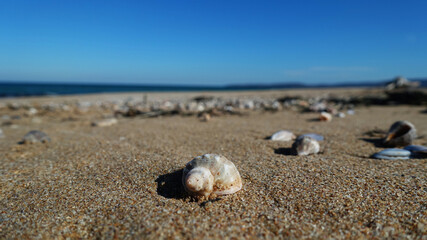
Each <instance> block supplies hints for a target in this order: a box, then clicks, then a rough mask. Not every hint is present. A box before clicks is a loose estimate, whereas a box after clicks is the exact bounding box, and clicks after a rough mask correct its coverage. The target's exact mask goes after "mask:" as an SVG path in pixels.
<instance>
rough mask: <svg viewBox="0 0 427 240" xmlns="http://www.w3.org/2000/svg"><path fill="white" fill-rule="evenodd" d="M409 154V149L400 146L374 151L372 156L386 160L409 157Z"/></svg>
mask: <svg viewBox="0 0 427 240" xmlns="http://www.w3.org/2000/svg"><path fill="white" fill-rule="evenodd" d="M410 155H411V152H410V151H407V150H404V149H400V148H389V149H385V150H382V151H380V152H378V153H375V154H374V155H372V157H373V158H378V159H386V160H404V159H409V156H410Z"/></svg>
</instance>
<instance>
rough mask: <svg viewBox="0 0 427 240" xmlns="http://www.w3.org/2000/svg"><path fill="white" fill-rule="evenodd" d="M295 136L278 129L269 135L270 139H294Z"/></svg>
mask: <svg viewBox="0 0 427 240" xmlns="http://www.w3.org/2000/svg"><path fill="white" fill-rule="evenodd" d="M295 137H296V136H295V134H293V133H292V132H290V131H285V130H280V131H278V132H276V133H274V134H273V135H271V137H270V139H271V140H273V141H291V140H294V139H295Z"/></svg>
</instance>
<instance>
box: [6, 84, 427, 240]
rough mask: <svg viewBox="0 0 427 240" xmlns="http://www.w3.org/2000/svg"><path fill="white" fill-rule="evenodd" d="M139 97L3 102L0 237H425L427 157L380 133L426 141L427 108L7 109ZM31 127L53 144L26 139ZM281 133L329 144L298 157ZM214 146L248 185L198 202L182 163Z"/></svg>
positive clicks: (165, 96)
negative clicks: (154, 113)
mask: <svg viewBox="0 0 427 240" xmlns="http://www.w3.org/2000/svg"><path fill="white" fill-rule="evenodd" d="M375 91H378V90H368V89H338V90H328V89H321V90H288V91H279V90H275V91H260V92H211V93H189V94H187V93H173V94H170V93H157V94H153V93H148V94H146V95H148V99H149V100H151V99H165V100H166V99H169V98H174V99H180V98H191V97H194V96H199V95H209V96H219V97H221V96H222V97H223V96H236V97H239V96H240V97H254V96H255V97H258V96H261V97H262V96H264V97H271V98H277V97H283V96H295V95H304V96H322V95H325V94H334V95H337V96H346V95H351V94H352V95H358V94H361V93H369V94H375V93H376V92H375ZM143 95H144V94H142V93H132V94H102V95H85V96H65V97H43V98H20V99H1V100H0V104H3V105H2V106H3V107H2V108H0V117H1V116H5V115H7V116H9V118H7V117H3V118H2V120H1V122H0V123H1V124H2V125H1V126H0V128H1V129H2V130H3V133H4V137H3V138H0V156H1V161H0V192H1V194H0V238H2V239H66V238H69V239H87V238H91V239H93V238H102V239H139V238H148V239H158V238H184V239H203V238H212V239H219V238H222V239H231V238H233V239H234V238H237V239H243V238H246V239H255V238H306V239H325V238H335V239H359V238H375V239H376V238H405V239H406V238H409V239H425V238H426V237H427V207H426V206H427V205H426V203H427V202H426V200H427V192H426V188H427V182H426V180H427V158H416V159H409V160H381V159H373V158H371V157H370V156H371V155H372V154H374V153H376V152H378V151H380V150H383V149H384V147H382V146H380V145H378V144H376V143H378V141H380V140H379V136H372V135H369V134H367V132H369V131H372V130H374V129H377V130H378V129H379V130H384V131H387V130H388V128H389V127H390V125H391V124H393V123H394V122H395V121H398V120H407V121H410V122H411V123H413V124H414V125H415V127H416V129H417V135H418V138H417V139H415V141H414V144H417V145H423V146H427V137H426V136H427V114H426V113H425V110H426V107H425V106H409V105H399V106H360V107H357V106H356V107H355V108H354V111H355V114H354V115H347V116H346V117H345V118H337V117H334V118H333V119H332V121H330V122H320V121H317V118H318V115H319V114H318V113H315V112H307V113H304V112H299V111H294V110H292V109H291V108H289V109H286V108H285V109H282V110H280V111H275V112H269V111H245V112H244V114H240V115H224V116H218V117H212V119H210V121H208V122H203V121H200V120H199V119H198V118H197V117H196V116H180V115H173V116H160V117H157V118H141V117H138V116H135V117H122V116H117V120H118V123H117V124H114V125H112V126H108V127H94V126H92V125H91V123H92V122H93V121H96V120H100V119H103V118H105V117H110V116H113V115H114V113H113V112H112V111H110V110H105V109H104V110H103V109H102V108H89V110H87V111H80V112H79V111H51V112H49V111H40V110H39V111H38V112H37V113H35V114H33V115H28V114H26V113H27V111H28V110H27V109H23V108H20V109H18V110H13V109H11V108H9V107H7V104H9V103H11V102H16V103H31V104H33V105H37V104H43V103H47V102H57V103H59V102H73V101H77V100H79V101H101V102H102V101H106V100H112V99H126V98H128V97H130V96H132V97H134V98H142V96H143ZM30 130H40V131H43V132H45V133H46V134H48V135H49V137H50V138H51V142H48V143H35V144H18V142H20V141H21V139H22V137H23V136H24V135H25V134H26V133H27V132H28V131H30ZM278 130H289V131H292V132H294V133H295V134H296V135H300V134H304V133H317V134H321V135H323V136H324V137H325V140H324V141H322V142H320V146H321V152H320V153H319V154H314V155H308V156H296V155H294V154H292V152H291V146H292V141H289V142H276V141H271V140H267V139H266V137H268V136H270V135H271V134H273V133H274V132H276V131H278ZM205 153H215V154H220V155H223V156H225V157H226V158H228V159H229V160H231V161H232V162H233V163H234V164H235V165H236V167H237V169H238V170H239V172H240V174H241V176H242V180H243V188H242V190H241V191H239V192H237V193H235V194H232V195H227V196H221V197H218V198H214V199H211V200H209V201H197V200H194V199H193V198H190V197H189V196H188V194H187V193H186V192H185V191H184V189H183V187H182V183H181V175H182V173H181V170H182V169H183V167H184V166H185V164H186V163H187V162H189V161H190V160H192V159H193V158H194V157H196V156H199V155H202V154H205Z"/></svg>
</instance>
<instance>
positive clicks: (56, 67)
mask: <svg viewBox="0 0 427 240" xmlns="http://www.w3.org/2000/svg"><path fill="white" fill-rule="evenodd" d="M396 75H403V76H406V77H409V78H414V77H415V78H416V77H427V1H424V0H419V1H392V0H387V1H376V0H369V1H364V0H357V1H356V0H355V1H344V0H337V1H327V0H317V1H284V0H283V1H261V0H260V1H249V0H245V1H236V0H227V1H218V0H215V1H208V0H197V1H185V0H183V1H162V0H158V1H92V0H91V1H88V0H53V1H45V0H36V1H34V0H31V1H20V0H2V1H0V79H1V80H12V81H29V80H30V81H56V82H100V83H102V82H108V83H113V82H114V83H117V82H126V83H141V84H153V83H154V84H201V85H223V84H230V83H238V84H242V83H277V82H304V83H334V82H350V81H369V80H383V79H390V78H393V77H394V76H396Z"/></svg>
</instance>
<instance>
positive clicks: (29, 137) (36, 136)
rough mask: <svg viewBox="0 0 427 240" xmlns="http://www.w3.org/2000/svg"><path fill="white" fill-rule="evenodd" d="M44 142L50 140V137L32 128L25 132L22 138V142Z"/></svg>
mask: <svg viewBox="0 0 427 240" xmlns="http://www.w3.org/2000/svg"><path fill="white" fill-rule="evenodd" d="M37 142H41V143H46V142H50V137H49V136H48V135H47V134H46V133H44V132H41V131H38V130H33V131H30V132H28V133H27V134H25V136H24V138H23V139H22V143H37Z"/></svg>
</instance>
